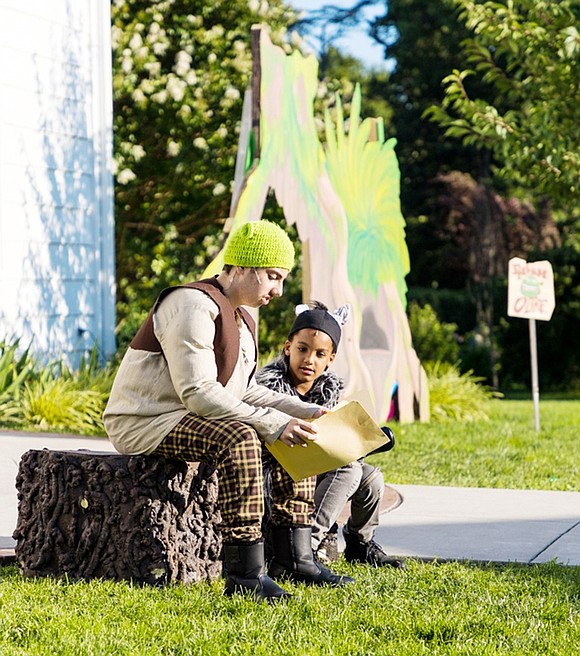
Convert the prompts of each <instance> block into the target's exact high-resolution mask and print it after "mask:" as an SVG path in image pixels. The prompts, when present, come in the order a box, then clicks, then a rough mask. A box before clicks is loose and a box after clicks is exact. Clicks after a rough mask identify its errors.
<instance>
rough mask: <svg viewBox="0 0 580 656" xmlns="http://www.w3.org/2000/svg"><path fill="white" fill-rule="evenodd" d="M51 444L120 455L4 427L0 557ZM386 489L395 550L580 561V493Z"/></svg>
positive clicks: (9, 548) (385, 531)
mask: <svg viewBox="0 0 580 656" xmlns="http://www.w3.org/2000/svg"><path fill="white" fill-rule="evenodd" d="M44 448H48V449H54V450H63V449H67V450H70V449H74V450H76V449H88V450H91V451H107V452H111V453H115V450H114V449H113V447H112V446H111V444H110V443H109V442H108V441H107V440H105V439H102V438H88V437H77V436H55V435H53V434H37V433H16V432H0V556H4V557H8V558H10V556H11V555H13V549H14V545H15V543H14V540H13V539H12V533H13V531H14V529H15V527H16V521H17V518H18V507H17V506H18V501H17V496H16V488H15V480H16V475H17V473H18V464H19V462H20V457H21V455H22V454H23V453H25V452H26V451H28V450H29V449H44ZM386 492H387V494H386V497H387V498H388V499H389V504H388V508H387V510H388V512H384V513H383V514H382V515H381V518H380V525H379V528H378V529H377V532H376V540H377V542H379V543H380V544H381V545H382V547H383V548H384V550H385V551H386V552H387V553H389V554H391V555H399V556H408V557H416V558H421V559H426V560H431V559H437V560H441V561H443V560H470V561H481V562H499V563H507V562H517V563H530V564H531V563H541V562H546V561H551V560H555V561H556V562H558V563H560V564H563V565H577V566H580V492H544V491H537V490H498V489H481V488H454V487H427V486H422V485H393V484H389V485H388V487H387V490H386ZM395 499H397V501H396V502H395V501H394V500H395Z"/></svg>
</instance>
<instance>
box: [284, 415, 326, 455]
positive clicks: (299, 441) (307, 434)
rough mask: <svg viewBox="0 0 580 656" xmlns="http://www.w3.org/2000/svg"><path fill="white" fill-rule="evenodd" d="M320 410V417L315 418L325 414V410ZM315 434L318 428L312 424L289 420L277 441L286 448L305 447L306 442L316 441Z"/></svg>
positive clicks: (299, 420)
mask: <svg viewBox="0 0 580 656" xmlns="http://www.w3.org/2000/svg"><path fill="white" fill-rule="evenodd" d="M321 410H322V412H321V413H320V415H315V416H321V415H323V414H325V412H324V410H325V409H324V408H321ZM317 412H319V411H317ZM317 432H318V428H317V427H316V426H315V425H314V424H312V423H310V422H308V421H305V420H304V419H291V420H290V421H289V422H288V423H287V424H286V426H285V427H284V430H283V431H282V434H281V435H280V437H279V438H278V439H279V440H280V442H282V443H283V444H286V446H290V447H292V446H296V445H300V446H306V445H307V444H308V442H314V441H316V433H317Z"/></svg>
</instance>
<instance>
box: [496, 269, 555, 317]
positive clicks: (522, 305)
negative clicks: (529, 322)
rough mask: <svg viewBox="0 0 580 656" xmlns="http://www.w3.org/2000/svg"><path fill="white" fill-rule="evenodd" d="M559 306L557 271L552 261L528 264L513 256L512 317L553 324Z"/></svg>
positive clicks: (510, 279)
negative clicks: (553, 268)
mask: <svg viewBox="0 0 580 656" xmlns="http://www.w3.org/2000/svg"><path fill="white" fill-rule="evenodd" d="M555 306H556V300H555V295H554V272H553V271H552V265H551V264H550V262H548V261H547V260H542V261H540V262H526V261H525V260H522V259H521V258H519V257H512V259H511V260H510V261H509V274H508V311H507V313H508V316H510V317H519V318H520V319H539V320H540V321H550V319H551V317H552V313H553V312H554V307H555Z"/></svg>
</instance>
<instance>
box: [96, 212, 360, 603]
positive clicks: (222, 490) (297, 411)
mask: <svg viewBox="0 0 580 656" xmlns="http://www.w3.org/2000/svg"><path fill="white" fill-rule="evenodd" d="M293 266H294V247H293V245H292V242H291V241H290V239H289V238H288V235H287V234H286V233H285V232H284V230H282V228H280V227H279V226H277V225H276V224H274V223H270V222H268V221H255V222H249V223H245V224H244V225H242V226H241V227H240V228H238V229H237V230H236V231H235V232H234V233H232V234H231V235H230V236H229V238H228V240H227V242H226V246H225V250H224V267H223V270H222V271H221V273H220V274H219V275H217V276H215V277H213V278H207V279H204V280H200V281H197V282H192V283H187V284H184V285H178V286H176V287H170V288H168V289H165V290H163V291H162V292H161V294H160V295H159V297H158V298H157V300H156V301H155V303H154V305H153V307H152V309H151V311H150V312H149V315H148V317H147V319H146V320H145V322H144V323H143V325H142V326H141V328H140V329H139V330H138V332H137V334H136V335H135V337H134V338H133V340H132V341H131V343H130V344H129V347H128V349H127V352H126V353H125V355H124V357H123V360H122V362H121V365H120V367H119V370H118V372H117V375H116V377H115V380H114V383H113V387H112V389H111V394H110V397H109V401H108V403H107V407H106V408H105V412H104V415H103V420H104V424H105V429H106V431H107V434H108V436H109V439H110V440H111V442H112V443H113V445H114V446H115V448H116V449H117V450H118V451H119V452H120V453H123V454H129V455H131V454H153V455H159V456H163V457H170V458H180V459H183V460H186V461H191V462H204V463H208V464H209V465H210V466H212V467H214V468H216V469H217V472H218V476H219V504H220V514H221V517H222V523H221V525H220V529H221V533H222V539H223V559H224V571H225V578H226V581H225V589H224V592H225V594H227V595H233V594H234V593H238V592H242V593H249V594H251V595H252V596H253V597H254V598H256V599H257V600H267V601H274V600H279V599H283V598H285V597H288V596H290V595H289V593H288V592H286V591H285V590H284V589H283V588H282V587H280V586H279V585H278V583H277V582H276V580H280V579H284V578H287V579H289V580H292V581H296V582H303V583H306V584H309V585H333V586H339V585H344V584H346V583H350V582H352V580H353V579H351V578H350V577H347V576H339V575H336V574H334V573H332V572H331V571H330V570H328V569H327V568H326V567H324V566H323V565H321V564H320V563H318V562H317V561H316V560H315V559H314V556H313V552H312V547H311V531H312V529H311V515H312V512H313V510H314V501H313V499H314V489H315V482H316V481H315V479H314V478H310V479H306V480H303V481H299V482H294V481H293V480H292V479H291V477H290V476H289V474H288V473H287V472H286V471H284V469H283V468H282V467H281V466H280V465H279V464H278V463H276V462H272V463H271V465H272V466H273V467H274V471H273V475H272V485H271V500H270V503H271V508H272V524H273V526H272V528H271V536H272V548H273V556H272V560H271V562H270V565H269V568H268V574H266V568H265V561H264V543H263V536H262V518H263V515H264V482H263V470H262V455H263V445H264V443H270V444H272V443H273V442H275V441H276V440H280V442H282V443H284V444H286V445H287V446H288V447H291V448H300V445H303V444H306V443H307V442H308V441H309V440H315V439H316V426H315V425H313V424H312V423H311V422H309V421H307V420H308V419H311V418H314V417H319V416H320V415H322V414H324V412H326V409H325V408H323V407H321V406H319V405H316V404H313V403H305V402H303V401H301V400H299V399H296V398H293V397H289V396H288V395H286V394H282V393H279V392H274V391H272V390H269V389H267V388H266V387H263V386H261V385H258V384H257V383H256V380H255V377H254V374H255V370H256V361H257V347H256V337H255V325H254V322H253V320H252V318H251V316H250V314H249V313H248V311H247V310H246V309H245V308H246V307H251V308H258V307H261V306H263V305H267V304H268V303H269V302H270V301H271V300H272V299H274V298H276V297H278V296H281V295H282V292H283V284H284V280H285V279H286V277H287V276H288V273H289V272H290V270H291V269H292V268H293ZM264 451H266V449H264Z"/></svg>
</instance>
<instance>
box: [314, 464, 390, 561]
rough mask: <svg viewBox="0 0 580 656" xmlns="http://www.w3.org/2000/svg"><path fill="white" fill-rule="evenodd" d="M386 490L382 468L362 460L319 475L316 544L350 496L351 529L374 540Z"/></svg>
mask: <svg viewBox="0 0 580 656" xmlns="http://www.w3.org/2000/svg"><path fill="white" fill-rule="evenodd" d="M384 490H385V481H384V478H383V475H382V473H381V471H380V469H378V468H377V467H373V465H369V464H367V463H366V462H361V461H360V460H357V461H356V462H351V463H350V464H348V465H345V466H344V467H340V469H335V470H333V471H331V472H328V473H326V474H322V475H321V476H319V477H318V481H317V485H316V491H315V493H314V505H315V510H314V515H313V516H312V548H313V549H314V550H316V549H317V548H318V545H319V544H320V542H321V541H322V540H323V539H324V536H325V535H326V533H327V532H328V531H329V530H330V528H331V527H332V526H333V525H334V523H335V522H336V520H337V519H338V517H339V515H340V513H341V512H342V509H343V508H344V506H345V505H346V503H347V501H348V500H349V499H350V502H351V506H350V517H349V518H348V522H347V525H346V528H347V530H348V531H349V532H350V533H354V534H356V535H358V537H359V538H360V539H361V540H362V541H363V542H369V540H372V538H373V536H374V533H375V529H376V527H377V526H378V523H379V512H380V507H381V500H382V498H383V494H384Z"/></svg>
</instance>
